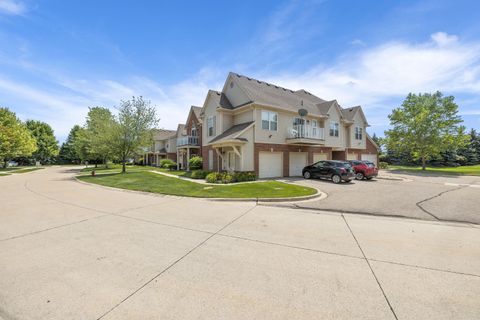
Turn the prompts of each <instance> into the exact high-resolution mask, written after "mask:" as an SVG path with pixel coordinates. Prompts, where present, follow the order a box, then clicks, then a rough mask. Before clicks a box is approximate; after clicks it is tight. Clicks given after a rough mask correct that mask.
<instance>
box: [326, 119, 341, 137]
mask: <svg viewBox="0 0 480 320" xmlns="http://www.w3.org/2000/svg"><path fill="white" fill-rule="evenodd" d="M329 129H330V130H328V132H329V134H330V137H339V136H340V124H339V123H338V122H336V121H332V122H330V127H329ZM332 131H333V132H332Z"/></svg>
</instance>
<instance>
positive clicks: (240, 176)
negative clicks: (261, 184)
mask: <svg viewBox="0 0 480 320" xmlns="http://www.w3.org/2000/svg"><path fill="white" fill-rule="evenodd" d="M256 179H257V177H256V175H255V172H253V171H240V172H235V173H234V180H235V182H244V181H255V180H256Z"/></svg>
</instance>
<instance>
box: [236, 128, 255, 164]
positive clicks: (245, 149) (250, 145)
mask: <svg viewBox="0 0 480 320" xmlns="http://www.w3.org/2000/svg"><path fill="white" fill-rule="evenodd" d="M253 132H254V127H252V128H250V129H248V130H247V131H245V132H244V133H242V134H241V135H240V138H245V139H247V141H248V142H247V143H246V144H244V145H242V157H243V168H242V169H241V170H242V171H254V160H253V159H254V156H253V154H254V141H253ZM238 170H240V167H238Z"/></svg>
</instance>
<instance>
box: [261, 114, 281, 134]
mask: <svg viewBox="0 0 480 320" xmlns="http://www.w3.org/2000/svg"><path fill="white" fill-rule="evenodd" d="M277 124H278V114H277V113H276V112H271V111H262V129H263V130H270V131H277Z"/></svg>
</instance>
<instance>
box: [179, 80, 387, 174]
mask: <svg viewBox="0 0 480 320" xmlns="http://www.w3.org/2000/svg"><path fill="white" fill-rule="evenodd" d="M368 126H369V124H368V121H367V119H366V117H365V114H364V112H363V110H362V108H361V107H360V106H355V107H351V108H342V107H341V106H340V105H339V104H338V102H337V101H336V100H324V99H321V98H319V97H317V96H315V95H313V94H311V93H309V92H307V91H305V90H290V89H287V88H283V87H280V86H277V85H274V84H271V83H267V82H264V81H260V80H256V79H253V78H250V77H246V76H242V75H239V74H236V73H229V75H228V76H227V79H226V80H225V83H224V86H223V88H222V90H221V91H215V90H209V91H208V93H207V95H206V98H205V101H204V103H203V106H202V107H201V108H200V107H194V106H192V107H191V108H190V112H189V115H188V118H187V122H186V124H185V125H180V126H179V127H178V128H177V131H176V137H177V140H176V142H175V143H176V151H177V153H176V159H177V160H178V164H179V165H178V166H179V167H180V168H184V169H188V159H189V158H190V157H192V156H194V155H201V156H202V157H203V166H204V167H203V169H204V170H209V171H224V170H225V171H254V172H255V173H256V174H257V176H258V177H259V178H274V177H284V176H300V175H301V171H302V169H303V167H305V166H306V165H307V164H311V163H314V162H316V161H320V160H354V159H357V160H369V161H372V162H375V163H378V146H376V145H375V143H374V142H373V141H372V139H371V138H370V137H369V136H368V135H367V133H366V131H365V129H366V128H367V127H368Z"/></svg>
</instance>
